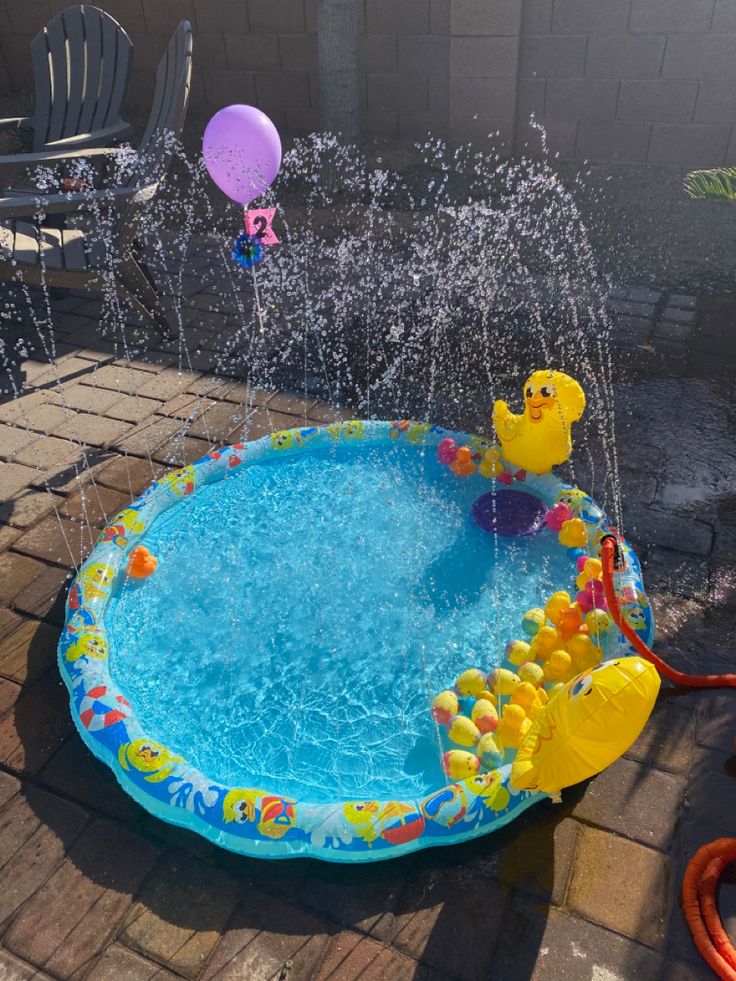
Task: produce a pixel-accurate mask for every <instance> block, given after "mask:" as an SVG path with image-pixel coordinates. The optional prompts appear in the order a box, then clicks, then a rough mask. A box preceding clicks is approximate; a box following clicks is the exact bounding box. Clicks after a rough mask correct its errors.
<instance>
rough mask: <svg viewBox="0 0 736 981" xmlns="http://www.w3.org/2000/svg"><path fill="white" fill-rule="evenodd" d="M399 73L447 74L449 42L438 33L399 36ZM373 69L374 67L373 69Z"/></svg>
mask: <svg viewBox="0 0 736 981" xmlns="http://www.w3.org/2000/svg"><path fill="white" fill-rule="evenodd" d="M398 44H399V75H421V76H427V75H445V76H446V75H447V72H448V66H449V63H450V44H449V40H448V38H446V37H442V35H440V34H415V35H413V36H412V37H402V36H399V39H398ZM374 71H375V69H374Z"/></svg>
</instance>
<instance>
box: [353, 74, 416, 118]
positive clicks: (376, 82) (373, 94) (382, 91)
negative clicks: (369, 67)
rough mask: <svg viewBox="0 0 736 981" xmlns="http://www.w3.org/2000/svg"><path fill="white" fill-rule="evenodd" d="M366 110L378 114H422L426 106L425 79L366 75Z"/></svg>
mask: <svg viewBox="0 0 736 981" xmlns="http://www.w3.org/2000/svg"><path fill="white" fill-rule="evenodd" d="M365 83H366V100H367V108H368V109H370V110H372V111H379V112H424V111H425V110H426V109H427V106H428V93H427V79H426V78H402V77H401V76H400V75H367V76H366V79H365Z"/></svg>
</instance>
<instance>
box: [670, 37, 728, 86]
mask: <svg viewBox="0 0 736 981" xmlns="http://www.w3.org/2000/svg"><path fill="white" fill-rule="evenodd" d="M735 52H736V34H690V35H687V36H685V35H675V36H674V37H671V38H669V39H668V41H667V51H666V52H665V56H664V64H663V66H662V75H663V77H664V78H695V79H698V81H701V82H702V81H710V80H713V81H716V82H721V81H728V80H730V79H736V57H735V56H734V53H735Z"/></svg>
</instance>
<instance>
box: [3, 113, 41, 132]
mask: <svg viewBox="0 0 736 981" xmlns="http://www.w3.org/2000/svg"><path fill="white" fill-rule="evenodd" d="M32 120H33V117H32V116H11V117H9V118H8V119H0V130H3V129H23V127H25V126H31V127H32V126H33V121H32Z"/></svg>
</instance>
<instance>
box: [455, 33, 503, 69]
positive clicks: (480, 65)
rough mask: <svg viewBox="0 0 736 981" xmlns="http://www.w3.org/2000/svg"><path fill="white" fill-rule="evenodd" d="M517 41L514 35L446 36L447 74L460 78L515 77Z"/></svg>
mask: <svg viewBox="0 0 736 981" xmlns="http://www.w3.org/2000/svg"><path fill="white" fill-rule="evenodd" d="M518 60H519V42H518V39H517V38H515V37H453V38H450V75H451V76H457V77H460V78H510V77H512V76H513V77H514V78H515V77H516V69H517V64H518Z"/></svg>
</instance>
